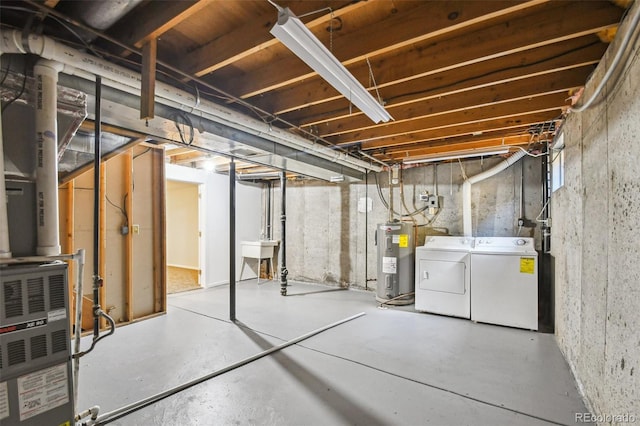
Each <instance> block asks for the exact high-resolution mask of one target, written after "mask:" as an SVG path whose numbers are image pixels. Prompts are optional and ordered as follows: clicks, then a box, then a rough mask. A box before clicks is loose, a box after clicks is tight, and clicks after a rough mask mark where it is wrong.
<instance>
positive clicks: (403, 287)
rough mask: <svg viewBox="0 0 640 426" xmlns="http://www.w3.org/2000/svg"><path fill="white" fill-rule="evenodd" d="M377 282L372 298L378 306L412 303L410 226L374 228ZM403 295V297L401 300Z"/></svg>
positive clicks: (412, 278) (388, 225) (412, 257)
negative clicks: (380, 303)
mask: <svg viewBox="0 0 640 426" xmlns="http://www.w3.org/2000/svg"><path fill="white" fill-rule="evenodd" d="M376 244H377V245H378V282H377V287H376V299H377V300H378V301H379V302H382V303H389V304H395V305H408V304H411V303H413V301H414V299H415V298H414V296H413V292H414V288H415V276H414V246H415V241H414V235H413V226H412V225H411V224H408V223H402V222H388V223H382V224H378V225H377V227H376ZM403 295H406V296H404V297H403ZM392 299H395V300H392Z"/></svg>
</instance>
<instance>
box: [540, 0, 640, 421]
mask: <svg viewBox="0 0 640 426" xmlns="http://www.w3.org/2000/svg"><path fill="white" fill-rule="evenodd" d="M638 6H639V5H637V4H636V5H635V6H634V8H637V7H638ZM622 28H623V29H622V31H621V32H624V28H625V26H623V27H622ZM617 42H619V40H617ZM639 45H640V43H636V44H635V46H633V47H632V52H631V55H630V59H629V63H628V67H627V68H626V70H625V72H624V74H623V75H622V76H621V78H620V81H619V84H617V85H614V84H612V83H609V84H607V86H606V87H605V91H604V96H606V98H604V99H606V100H604V101H603V102H601V103H600V104H599V105H597V106H596V107H594V108H592V109H590V110H587V111H585V112H582V113H571V114H570V116H569V117H568V119H567V121H566V123H565V125H564V127H563V132H564V140H565V145H566V148H565V167H566V169H565V172H566V174H565V176H566V177H565V185H564V187H562V188H560V189H559V190H558V191H556V192H555V193H554V194H553V195H552V202H551V216H552V219H553V222H552V241H551V246H552V254H553V256H554V257H555V271H556V272H555V287H556V335H557V340H558V343H559V345H560V348H561V350H562V351H563V353H564V355H565V358H566V359H567V361H568V362H569V364H570V365H571V367H572V369H573V370H574V374H575V375H576V378H577V380H578V382H579V383H580V384H581V386H582V391H583V392H584V395H585V397H586V399H587V402H588V404H590V406H591V409H592V411H593V413H594V414H597V415H602V416H606V415H610V416H615V415H624V414H627V413H628V414H630V415H635V418H636V419H640V385H639V384H640V377H639V375H640V368H639V367H640V332H639V330H640V262H639V261H638V259H640V242H639V240H638V221H639V219H640V195H639V194H640V163H639V161H640V137H639V135H640V60H639V59H640V53H639V52H640V49H639V48H640V46H639ZM616 48H617V44H614V45H612V46H610V48H609V50H608V52H607V54H606V57H605V60H604V61H602V62H601V63H600V65H599V66H598V68H597V69H596V71H595V72H594V74H593V76H592V77H591V79H590V81H589V83H588V84H587V87H586V90H585V93H584V95H583V97H582V99H588V98H589V97H590V95H591V94H592V93H593V92H594V89H595V87H596V85H597V84H598V83H599V82H600V81H601V80H602V78H603V76H604V73H605V72H606V70H607V69H608V67H609V64H610V63H611V60H612V58H613V56H614V54H615V50H616ZM601 99H603V98H601ZM621 419H623V418H618V420H621ZM602 420H604V421H603V422H602V423H604V424H610V423H611V424H619V423H620V424H621V423H622V422H618V421H616V418H615V417H613V418H610V420H612V421H611V422H609V421H607V417H602ZM636 421H640V420H636Z"/></svg>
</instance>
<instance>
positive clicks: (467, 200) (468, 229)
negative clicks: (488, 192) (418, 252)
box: [462, 150, 527, 237]
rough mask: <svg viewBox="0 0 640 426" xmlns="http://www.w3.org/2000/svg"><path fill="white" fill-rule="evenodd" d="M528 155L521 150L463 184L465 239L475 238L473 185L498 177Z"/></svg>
mask: <svg viewBox="0 0 640 426" xmlns="http://www.w3.org/2000/svg"><path fill="white" fill-rule="evenodd" d="M525 155H527V153H526V152H525V151H522V150H519V151H517V152H515V153H514V154H513V155H512V156H511V157H509V158H507V159H505V160H504V161H503V162H501V163H498V164H497V165H496V166H494V167H492V168H490V169H489V170H485V171H484V172H482V173H480V174H477V175H475V176H472V177H470V178H467V180H465V181H464V183H463V184H462V226H463V230H464V236H465V237H473V229H472V221H471V216H472V214H471V213H472V212H471V185H472V184H474V183H478V182H481V181H483V180H485V179H487V178H490V177H491V176H494V175H497V174H498V173H500V172H501V171H503V170H504V169H506V168H507V167H509V166H511V165H512V164H515V163H516V162H517V161H518V160H520V159H521V158H522V157H524V156H525Z"/></svg>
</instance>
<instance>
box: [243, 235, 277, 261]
mask: <svg viewBox="0 0 640 426" xmlns="http://www.w3.org/2000/svg"><path fill="white" fill-rule="evenodd" d="M278 244H280V241H273V240H260V241H242V242H241V243H240V246H241V253H242V257H249V258H253V259H268V258H272V257H273V248H274V247H275V246H277V245H278Z"/></svg>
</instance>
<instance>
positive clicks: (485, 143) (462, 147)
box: [385, 135, 531, 160]
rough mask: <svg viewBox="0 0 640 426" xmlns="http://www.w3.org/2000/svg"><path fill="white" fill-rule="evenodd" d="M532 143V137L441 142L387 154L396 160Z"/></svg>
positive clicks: (520, 136) (519, 136)
mask: <svg viewBox="0 0 640 426" xmlns="http://www.w3.org/2000/svg"><path fill="white" fill-rule="evenodd" d="M530 142H531V135H517V136H506V137H504V138H495V139H482V140H477V141H468V142H458V143H452V142H441V143H439V144H436V145H432V146H426V147H416V148H413V149H411V150H405V151H398V152H385V155H387V156H390V157H391V158H393V159H394V160H402V159H406V158H415V157H422V156H429V155H440V154H450V153H451V154H453V153H455V152H460V151H469V150H488V149H493V148H496V149H498V148H505V147H510V146H523V145H527V144H529V143H530Z"/></svg>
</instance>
